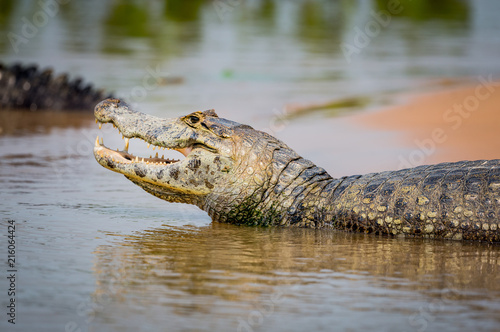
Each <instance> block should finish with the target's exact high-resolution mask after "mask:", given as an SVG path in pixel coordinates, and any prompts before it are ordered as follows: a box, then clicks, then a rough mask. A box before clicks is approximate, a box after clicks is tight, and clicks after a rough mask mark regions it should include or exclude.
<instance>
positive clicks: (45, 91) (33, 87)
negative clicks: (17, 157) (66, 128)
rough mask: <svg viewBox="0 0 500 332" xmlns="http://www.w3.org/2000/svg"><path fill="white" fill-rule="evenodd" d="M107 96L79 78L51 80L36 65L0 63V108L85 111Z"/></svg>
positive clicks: (50, 75)
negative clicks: (7, 64)
mask: <svg viewBox="0 0 500 332" xmlns="http://www.w3.org/2000/svg"><path fill="white" fill-rule="evenodd" d="M108 97H111V96H110V95H106V94H105V93H104V92H103V91H102V90H96V89H95V88H94V87H93V86H92V84H84V83H83V80H82V79H81V78H76V79H74V80H70V79H69V77H68V75H67V74H61V75H59V76H56V77H54V76H53V72H52V70H51V69H44V70H40V69H39V68H38V67H37V66H36V65H26V66H23V65H21V64H13V65H11V66H6V65H3V64H0V109H14V110H16V109H19V110H31V111H36V110H52V111H89V110H92V109H93V108H94V106H95V105H96V104H97V103H98V102H99V101H101V100H102V99H104V98H108Z"/></svg>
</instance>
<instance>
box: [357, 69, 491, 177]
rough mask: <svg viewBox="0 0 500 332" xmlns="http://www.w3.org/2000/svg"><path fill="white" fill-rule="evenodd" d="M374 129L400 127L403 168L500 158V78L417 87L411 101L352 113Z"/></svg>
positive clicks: (410, 98) (395, 129) (401, 163)
mask: <svg viewBox="0 0 500 332" xmlns="http://www.w3.org/2000/svg"><path fill="white" fill-rule="evenodd" d="M350 119H351V120H352V121H354V122H355V123H356V124H358V125H360V124H361V125H362V126H366V127H368V128H370V129H371V130H380V131H384V132H388V131H389V132H391V131H392V132H400V135H401V141H400V142H398V143H400V144H402V145H403V146H404V148H405V150H408V151H407V152H405V153H402V154H400V155H399V157H398V163H399V167H398V168H400V169H401V168H408V167H415V166H419V165H425V164H435V163H440V162H452V161H460V160H480V159H498V158H500V82H499V81H494V80H492V79H491V75H490V76H488V77H479V78H478V79H477V80H476V82H475V85H472V84H471V85H469V86H466V87H463V86H462V87H458V88H450V89H445V90H441V91H435V92H426V93H417V94H415V95H412V96H410V97H408V98H407V101H406V102H404V103H402V104H398V105H394V106H389V107H386V108H383V109H379V110H376V111H374V112H371V113H368V114H366V113H365V114H357V115H353V116H351V117H350Z"/></svg>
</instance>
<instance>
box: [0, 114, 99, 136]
mask: <svg viewBox="0 0 500 332" xmlns="http://www.w3.org/2000/svg"><path fill="white" fill-rule="evenodd" d="M93 119H94V115H93V114H92V112H81V113H80V112H78V113H74V112H51V111H37V112H31V111H20V110H2V111H0V137H1V136H2V135H28V134H41V133H45V134H47V133H49V132H50V131H51V130H52V129H55V128H58V129H62V128H84V127H88V126H89V124H90V123H91V121H93Z"/></svg>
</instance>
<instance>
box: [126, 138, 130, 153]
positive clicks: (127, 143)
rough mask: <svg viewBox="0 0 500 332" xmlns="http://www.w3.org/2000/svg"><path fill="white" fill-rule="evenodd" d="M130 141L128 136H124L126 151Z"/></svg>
mask: <svg viewBox="0 0 500 332" xmlns="http://www.w3.org/2000/svg"><path fill="white" fill-rule="evenodd" d="M129 143H130V139H129V138H125V151H127V152H128V145H129Z"/></svg>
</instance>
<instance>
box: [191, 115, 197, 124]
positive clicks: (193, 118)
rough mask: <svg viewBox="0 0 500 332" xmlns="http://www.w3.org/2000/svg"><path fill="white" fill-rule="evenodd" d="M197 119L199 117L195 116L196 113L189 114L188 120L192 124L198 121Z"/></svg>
mask: <svg viewBox="0 0 500 332" xmlns="http://www.w3.org/2000/svg"><path fill="white" fill-rule="evenodd" d="M199 121H200V118H199V117H197V116H196V115H191V116H189V122H191V123H192V124H195V123H198V122H199Z"/></svg>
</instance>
